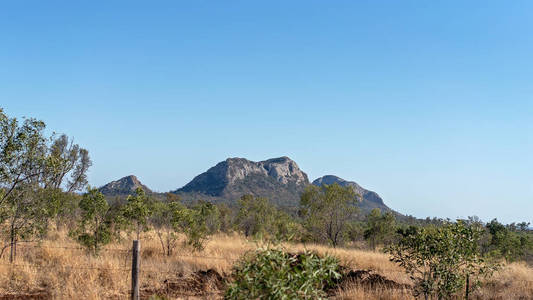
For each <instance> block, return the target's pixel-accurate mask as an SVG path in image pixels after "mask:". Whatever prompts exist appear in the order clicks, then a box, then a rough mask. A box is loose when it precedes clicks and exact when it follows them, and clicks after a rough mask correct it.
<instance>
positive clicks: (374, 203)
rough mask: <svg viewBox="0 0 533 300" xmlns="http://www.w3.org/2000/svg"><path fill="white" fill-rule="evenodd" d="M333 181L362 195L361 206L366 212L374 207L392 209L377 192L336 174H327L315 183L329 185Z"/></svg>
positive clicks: (385, 209) (314, 182) (383, 209)
mask: <svg viewBox="0 0 533 300" xmlns="http://www.w3.org/2000/svg"><path fill="white" fill-rule="evenodd" d="M333 183H337V184H338V185H340V186H350V187H352V188H353V189H354V191H355V192H356V193H357V194H359V195H361V197H362V201H361V204H360V207H361V209H362V210H363V211H364V212H369V211H371V210H372V209H374V208H379V209H381V210H382V211H391V209H390V208H389V207H387V206H386V205H385V203H384V202H383V199H381V197H380V196H379V195H378V194H377V193H375V192H372V191H369V190H366V189H364V188H362V187H361V186H360V185H359V184H357V183H355V182H353V181H347V180H344V179H342V178H340V177H337V176H334V175H326V176H323V177H320V178H317V179H315V181H313V184H314V185H317V186H321V185H324V184H326V185H329V184H333Z"/></svg>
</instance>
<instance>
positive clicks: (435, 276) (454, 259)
mask: <svg viewBox="0 0 533 300" xmlns="http://www.w3.org/2000/svg"><path fill="white" fill-rule="evenodd" d="M400 233H401V235H402V237H401V239H400V241H399V242H398V244H396V245H391V246H390V247H388V248H387V249H386V251H387V252H388V253H389V254H390V255H391V261H393V262H396V263H398V264H399V265H400V266H402V267H403V268H404V269H405V271H406V272H407V273H408V274H409V275H410V277H411V279H412V280H413V281H414V283H415V287H414V290H413V291H414V293H415V297H418V296H419V295H424V297H425V299H429V297H432V296H437V297H438V299H450V298H451V297H452V296H453V295H454V294H455V293H457V292H458V291H459V290H460V289H461V288H462V287H463V286H466V291H467V295H468V291H470V290H471V289H472V288H475V287H476V286H477V285H478V284H479V282H480V279H481V278H482V277H485V276H490V275H491V274H492V271H493V270H494V269H495V266H494V265H491V264H488V263H486V262H485V261H484V259H483V258H482V256H481V254H480V251H479V240H480V238H481V235H482V233H483V229H482V228H481V227H480V226H473V225H467V224H466V223H465V222H463V221H461V220H459V221H457V222H456V223H446V224H444V225H443V226H440V227H435V226H428V227H413V226H411V227H409V228H407V229H400Z"/></svg>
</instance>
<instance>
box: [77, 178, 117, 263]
mask: <svg viewBox="0 0 533 300" xmlns="http://www.w3.org/2000/svg"><path fill="white" fill-rule="evenodd" d="M79 208H80V210H81V219H80V220H79V222H78V226H77V228H76V229H75V230H73V231H71V233H70V235H71V236H73V237H75V238H76V240H77V241H78V242H79V243H80V244H82V245H83V246H85V247H86V248H87V249H89V250H90V251H92V252H93V253H94V254H95V255H97V254H98V251H99V250H100V249H101V247H102V246H103V245H106V244H108V243H109V242H111V231H110V219H109V215H108V213H109V204H107V201H106V199H105V197H104V195H103V194H102V193H100V192H99V191H98V189H95V188H88V189H87V193H85V194H84V195H83V197H82V199H81V201H80V203H79Z"/></svg>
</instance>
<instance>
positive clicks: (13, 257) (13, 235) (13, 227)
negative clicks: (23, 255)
mask: <svg viewBox="0 0 533 300" xmlns="http://www.w3.org/2000/svg"><path fill="white" fill-rule="evenodd" d="M9 236H10V240H11V244H10V249H9V262H10V263H12V262H13V260H14V259H15V256H14V255H15V252H14V250H15V249H14V247H15V223H14V222H11V230H10V232H9Z"/></svg>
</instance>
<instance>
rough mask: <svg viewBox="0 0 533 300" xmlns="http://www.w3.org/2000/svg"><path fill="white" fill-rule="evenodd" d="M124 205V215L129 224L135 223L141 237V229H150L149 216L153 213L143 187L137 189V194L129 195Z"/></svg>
mask: <svg viewBox="0 0 533 300" xmlns="http://www.w3.org/2000/svg"><path fill="white" fill-rule="evenodd" d="M126 201H127V203H126V205H124V207H123V217H124V219H125V221H126V222H127V223H128V224H129V225H133V227H134V228H135V232H136V234H137V240H139V239H140V234H141V231H144V230H147V229H148V217H150V215H151V214H152V207H151V203H150V199H149V198H148V196H146V194H145V193H144V190H143V189H142V188H141V187H138V188H137V189H136V190H135V195H129V196H128V198H127V199H126Z"/></svg>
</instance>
